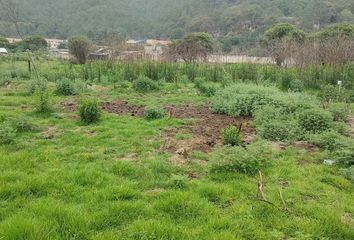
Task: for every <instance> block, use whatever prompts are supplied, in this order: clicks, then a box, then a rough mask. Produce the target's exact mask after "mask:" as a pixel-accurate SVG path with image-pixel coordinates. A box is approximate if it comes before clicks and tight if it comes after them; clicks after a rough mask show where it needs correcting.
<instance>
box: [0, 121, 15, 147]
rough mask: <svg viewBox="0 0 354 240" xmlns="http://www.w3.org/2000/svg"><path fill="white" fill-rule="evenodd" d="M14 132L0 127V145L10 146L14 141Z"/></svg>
mask: <svg viewBox="0 0 354 240" xmlns="http://www.w3.org/2000/svg"><path fill="white" fill-rule="evenodd" d="M15 137H16V130H15V129H13V128H12V127H10V126H6V125H4V124H3V125H1V126H0V144H10V143H13V142H14V141H15Z"/></svg>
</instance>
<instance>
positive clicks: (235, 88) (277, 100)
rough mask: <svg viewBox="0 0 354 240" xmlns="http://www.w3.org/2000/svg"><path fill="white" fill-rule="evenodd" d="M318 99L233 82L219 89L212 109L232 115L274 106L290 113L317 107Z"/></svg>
mask: <svg viewBox="0 0 354 240" xmlns="http://www.w3.org/2000/svg"><path fill="white" fill-rule="evenodd" d="M316 104H317V102H316V100H315V99H314V98H313V97H311V96H309V95H306V94H300V93H283V92H281V91H279V90H278V89H275V88H272V87H264V86H257V85H253V84H232V85H230V86H229V87H227V88H225V89H223V90H221V91H218V92H217V93H216V94H215V96H214V97H213V99H212V110H213V111H215V112H217V113H221V114H228V115H230V116H252V115H253V114H254V112H255V111H256V110H257V109H259V108H260V107H264V106H272V107H275V108H281V109H283V110H284V111H286V112H288V113H292V112H295V111H298V110H299V109H300V110H302V109H309V108H313V107H315V106H316Z"/></svg>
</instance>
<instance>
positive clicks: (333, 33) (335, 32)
mask: <svg viewBox="0 0 354 240" xmlns="http://www.w3.org/2000/svg"><path fill="white" fill-rule="evenodd" d="M314 37H315V38H317V39H319V40H325V39H329V38H352V37H354V25H353V24H346V23H342V24H336V25H332V26H329V27H326V28H324V29H323V30H321V31H320V32H318V33H316V34H314Z"/></svg>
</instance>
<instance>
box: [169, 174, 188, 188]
mask: <svg viewBox="0 0 354 240" xmlns="http://www.w3.org/2000/svg"><path fill="white" fill-rule="evenodd" d="M170 185H171V186H172V187H174V188H179V189H183V188H186V187H187V179H186V177H184V176H181V175H173V176H172V177H171V179H170Z"/></svg>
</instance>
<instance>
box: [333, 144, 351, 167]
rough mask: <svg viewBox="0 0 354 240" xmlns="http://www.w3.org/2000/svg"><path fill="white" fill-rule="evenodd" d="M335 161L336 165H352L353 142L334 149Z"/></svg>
mask: <svg viewBox="0 0 354 240" xmlns="http://www.w3.org/2000/svg"><path fill="white" fill-rule="evenodd" d="M336 161H337V163H338V165H340V166H345V167H350V166H353V165H354V144H352V145H351V146H348V147H346V148H343V149H339V150H338V151H336Z"/></svg>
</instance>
